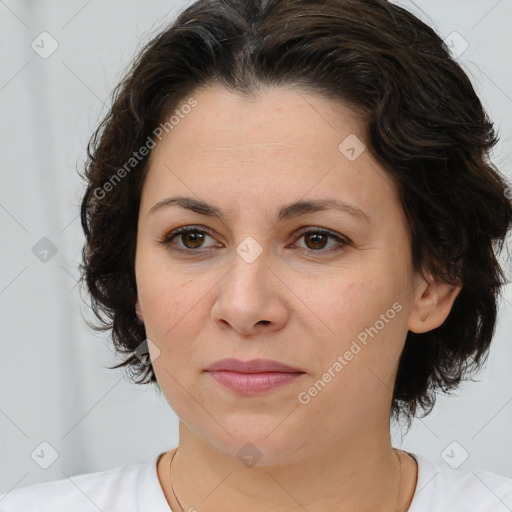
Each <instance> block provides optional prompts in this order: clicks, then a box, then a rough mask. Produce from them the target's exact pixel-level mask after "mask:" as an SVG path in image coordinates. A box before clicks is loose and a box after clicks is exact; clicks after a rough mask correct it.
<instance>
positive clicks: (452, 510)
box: [409, 453, 512, 512]
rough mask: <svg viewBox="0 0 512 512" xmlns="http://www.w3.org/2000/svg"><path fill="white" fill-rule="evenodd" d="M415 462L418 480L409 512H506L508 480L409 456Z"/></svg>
mask: <svg viewBox="0 0 512 512" xmlns="http://www.w3.org/2000/svg"><path fill="white" fill-rule="evenodd" d="M409 454H410V455H411V456H412V457H414V458H415V459H416V461H417V462H418V481H417V484H416V491H415V493H414V498H413V501H412V503H411V506H410V508H409V512H425V511H427V510H435V511H436V512H444V511H445V510H446V512H448V511H449V512H459V511H460V512H467V511H468V510H471V511H472V512H510V510H512V479H511V478H508V477H505V476H502V475H498V474H496V473H492V472H491V471H487V470H485V469H479V468H477V469H473V470H460V469H454V468H452V467H450V466H448V464H446V463H445V462H442V461H433V460H431V459H430V458H428V457H425V456H423V455H417V454H414V453H409Z"/></svg>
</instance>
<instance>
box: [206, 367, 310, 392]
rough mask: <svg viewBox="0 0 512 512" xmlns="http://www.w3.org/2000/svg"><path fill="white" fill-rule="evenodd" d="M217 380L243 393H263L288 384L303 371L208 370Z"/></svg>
mask: <svg viewBox="0 0 512 512" xmlns="http://www.w3.org/2000/svg"><path fill="white" fill-rule="evenodd" d="M208 373H209V374H210V375H211V376H212V377H213V378H214V379H215V380H216V381H217V382H219V383H220V384H222V385H224V386H226V387H227V388H229V389H231V390H233V391H236V392H238V393H241V394H243V395H257V394H260V393H265V392H266V391H270V390H272V389H275V388H277V387H279V386H283V385H285V384H290V383H292V382H293V381H295V380H296V379H297V378H298V377H300V376H301V375H304V374H303V373H287V372H265V373H238V372H230V371H226V370H219V371H211V372H208Z"/></svg>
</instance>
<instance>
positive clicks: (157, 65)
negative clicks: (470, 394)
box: [80, 0, 512, 424]
mask: <svg viewBox="0 0 512 512" xmlns="http://www.w3.org/2000/svg"><path fill="white" fill-rule="evenodd" d="M213 83H218V84H221V85H223V86H224V87H225V88H226V89H228V90H229V91H230V92H233V93H237V94H239V95H242V96H246V97H249V96H256V95H257V94H258V92H260V91H262V90H263V89H264V88H266V87H273V86H280V85H283V86H297V87H301V88H302V89H303V90H305V91H313V92H315V93H320V94H322V95H323V96H324V97H325V98H327V99H330V100H332V101H334V102H340V103H342V104H345V105H347V106H349V107H352V108H354V109H357V111H358V112H361V113H362V117H361V122H362V126H363V129H364V131H363V134H364V141H365V144H366V146H367V149H368V150H369V151H370V152H371V154H372V155H373V157H374V158H375V159H376V160H377V161H378V162H379V163H380V164H381V165H382V166H383V167H384V168H385V169H386V171H387V172H388V173H389V174H390V176H391V177H392V178H393V179H394V182H395V183H396V185H397V187H398V190H399V193H400V194H399V197H400V200H401V203H402V206H403V209H404V212H405V214H406V218H407V223H408V229H409V233H410V241H411V248H412V259H413V266H414V269H415V270H416V271H417V272H420V273H421V274H422V275H423V276H424V275H425V273H424V272H425V270H428V271H429V272H430V273H432V275H433V276H434V277H435V278H436V279H438V280H441V281H444V282H449V283H452V284H458V283H462V290H461V292H460V293H459V295H458V296H457V298H456V299H455V302H454V304H453V307H452V310H451V312H450V314H449V316H448V317H447V319H446V320H445V322H444V323H443V324H442V325H441V326H439V327H438V328H436V329H434V330H431V331H429V332H426V333H421V334H417V333H413V332H410V331H409V332H408V334H407V339H406V342H405V346H404V349H403V352H402V354H401V358H400V361H399V366H398V373H397V377H396V382H395V387H394V390H393V400H392V408H391V411H390V412H391V416H395V417H396V418H397V419H399V418H400V416H401V415H403V416H404V417H405V418H406V419H407V420H408V421H409V424H410V423H411V421H412V419H413V418H414V417H415V416H416V415H417V414H418V412H419V410H418V408H421V409H422V410H423V411H424V414H423V416H425V415H427V414H428V413H430V412H431V410H432V407H433V406H434V403H435V398H436V392H437V391H439V390H441V391H444V392H449V390H451V389H454V388H456V387H457V386H458V384H459V383H460V382H461V380H462V379H466V378H468V377H470V376H471V375H472V373H473V372H475V371H477V370H478V369H480V368H481V367H482V365H483V363H484V362H485V360H486V359H487V355H488V351H489V347H490V343H491V340H492V338H493V335H494V331H495V326H496V320H497V308H498V299H499V292H500V288H501V287H502V286H503V285H504V284H505V283H506V276H505V274H504V272H503V268H502V267H501V266H500V263H499V261H498V259H497V257H498V256H499V254H498V253H499V252H501V251H502V248H503V243H504V241H505V239H506V236H507V233H508V230H509V229H510V228H511V225H512V203H511V197H512V193H511V190H512V189H511V187H510V185H508V184H507V181H506V178H505V176H504V175H503V174H501V173H500V171H499V170H498V169H497V168H496V167H495V166H494V165H493V164H492V162H491V161H490V159H489V152H490V150H491V148H492V147H493V146H494V145H495V144H496V143H497V142H498V137H497V135H496V133H495V131H494V128H493V123H492V121H491V120H490V119H489V118H488V116H487V114H486V112H485V111H484V108H483V106H482V103H481V101H480V100H479V98H478V97H477V95H476V93H475V91H474V89H473V87H472V85H471V82H470V80H469V78H468V77H467V75H466V74H465V73H464V71H463V70H462V68H461V66H460V65H459V64H458V63H457V62H456V60H454V58H452V56H451V55H450V53H449V51H448V48H447V47H446V45H445V44H444V42H443V40H442V39H441V38H440V37H439V36H438V35H437V34H436V32H435V31H434V30H433V29H432V28H430V27H429V26H428V25H426V24H425V23H423V22H422V21H420V20H419V19H418V18H417V17H415V16H414V15H413V14H411V13H410V12H408V11H407V10H405V9H404V8H401V7H399V6H397V5H394V4H392V3H390V2H388V1H385V0H331V1H329V2H325V0H269V1H265V0H198V1H196V2H195V3H193V4H191V5H190V6H189V7H188V8H186V9H185V10H183V11H182V12H181V13H180V14H179V15H178V16H177V18H176V19H175V20H174V21H173V22H172V23H171V24H170V25H168V26H166V27H165V29H164V30H162V31H161V32H160V33H159V34H158V35H157V36H156V37H154V38H153V39H151V40H150V41H149V42H148V43H147V44H146V45H145V46H144V47H143V48H142V49H141V50H140V51H139V53H138V54H137V56H136V58H135V59H134V61H133V62H132V63H131V65H130V67H129V68H128V70H127V71H125V75H124V77H123V78H122V80H121V81H120V83H119V84H118V85H117V87H116V88H115V89H114V91H113V93H112V106H111V108H110V110H109V112H108V114H107V115H106V116H105V118H104V119H103V121H102V122H101V124H100V125H99V126H98V128H97V129H96V131H95V132H94V134H93V135H92V136H91V139H90V141H89V144H88V147H87V157H88V158H87V162H86V164H85V171H84V173H83V174H81V176H82V178H84V179H85V181H86V191H85V194H84V196H83V200H82V204H81V223H82V227H83V230H84V233H85V237H86V241H85V245H84V247H83V249H82V257H83V261H82V263H81V265H80V272H81V282H82V283H85V285H86V287H87V288H88V290H89V292H90V295H91V307H92V310H93V311H94V314H95V316H96V318H97V319H98V320H99V323H98V324H95V325H92V327H93V328H94V329H96V330H110V329H111V330H112V340H113V343H114V346H115V348H116V351H117V352H118V353H122V354H125V355H127V356H128V357H127V358H126V359H125V360H124V361H123V362H122V363H120V364H118V365H116V366H114V367H113V368H118V367H122V366H126V367H127V369H128V370H130V371H131V373H132V378H133V381H134V382H136V383H138V384H141V383H142V384H146V383H151V382H153V383H156V384H157V386H158V383H157V380H156V377H155V374H154V371H153V368H152V366H151V364H147V363H146V364H145V363H144V362H143V361H142V360H141V359H140V358H139V357H137V355H134V352H135V351H136V349H137V348H138V347H139V346H140V345H141V343H143V342H144V341H145V339H146V334H145V329H144V325H143V324H141V323H140V322H138V321H137V318H136V316H135V313H134V306H135V302H136V297H137V286H136V280H135V269H134V263H135V249H136V237H137V220H138V211H139V205H140V195H141V190H142V186H143V183H144V178H145V175H146V173H147V168H148V165H147V162H148V156H147V155H146V156H144V157H141V158H139V159H137V161H133V160H130V159H133V155H134V152H136V151H137V150H138V149H140V148H142V147H143V146H144V145H146V144H147V141H148V140H149V139H148V137H149V138H151V137H152V136H153V134H154V133H155V130H158V127H159V126H160V125H161V124H162V123H164V122H165V121H166V120H167V119H169V116H171V115H172V114H173V112H174V111H175V110H176V109H177V108H178V107H179V105H180V102H182V101H184V99H185V98H187V97H190V96H191V95H192V94H193V92H194V91H195V90H197V89H198V88H199V87H202V86H207V85H209V84H213ZM128 161H131V162H132V164H133V165H132V164H130V165H131V169H127V168H126V162H128ZM122 169H124V170H125V172H124V173H122V172H121V170H122ZM120 174H122V179H120V180H118V182H116V183H113V182H112V179H113V178H114V177H115V176H117V177H118V178H119V176H120ZM109 183H110V186H109ZM507 185H508V186H507ZM423 416H422V417H423Z"/></svg>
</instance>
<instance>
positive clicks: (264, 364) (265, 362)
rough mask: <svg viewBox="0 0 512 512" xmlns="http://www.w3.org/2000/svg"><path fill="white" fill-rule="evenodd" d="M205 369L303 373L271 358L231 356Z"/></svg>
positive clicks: (209, 370)
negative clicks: (239, 357)
mask: <svg viewBox="0 0 512 512" xmlns="http://www.w3.org/2000/svg"><path fill="white" fill-rule="evenodd" d="M205 371H207V372H212V371H229V372H237V373H267V372H280V373H304V371H303V370H301V369H300V368H294V367H292V366H288V365H286V364H284V363H281V362H279V361H273V360H271V359H251V360H250V361H240V360H239V359H233V358H231V359H220V360H219V361H216V362H215V363H213V364H212V365H210V366H208V368H206V370H205Z"/></svg>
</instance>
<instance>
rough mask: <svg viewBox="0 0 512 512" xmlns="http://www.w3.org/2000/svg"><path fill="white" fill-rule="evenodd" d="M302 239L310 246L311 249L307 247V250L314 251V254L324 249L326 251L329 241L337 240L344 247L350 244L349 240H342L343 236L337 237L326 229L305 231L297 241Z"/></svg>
mask: <svg viewBox="0 0 512 512" xmlns="http://www.w3.org/2000/svg"><path fill="white" fill-rule="evenodd" d="M301 238H304V242H305V243H306V245H307V246H308V245H309V247H306V249H309V250H312V251H314V252H319V251H321V250H322V249H325V247H326V244H327V241H328V240H329V239H333V240H335V241H336V242H338V244H340V245H342V246H343V245H346V244H347V243H348V240H346V239H344V238H342V237H341V236H338V235H335V234H334V233H331V232H330V231H326V230H325V229H310V230H308V231H303V232H302V233H301V234H300V236H299V238H298V239H297V240H300V239H301ZM311 246H312V247H311ZM334 246H336V244H334ZM331 248H332V246H331ZM331 248H329V249H328V250H326V251H323V252H328V251H329V250H331Z"/></svg>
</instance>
